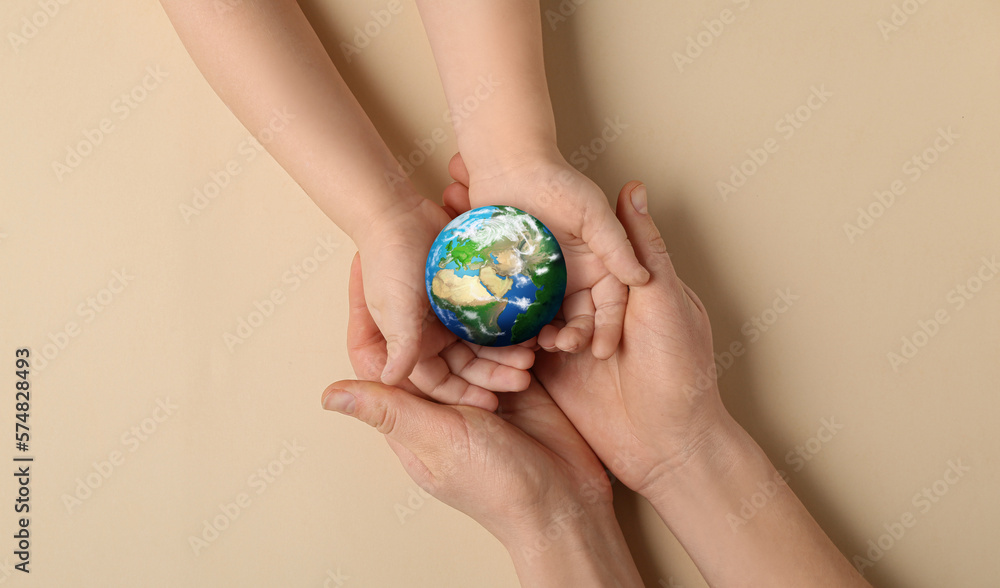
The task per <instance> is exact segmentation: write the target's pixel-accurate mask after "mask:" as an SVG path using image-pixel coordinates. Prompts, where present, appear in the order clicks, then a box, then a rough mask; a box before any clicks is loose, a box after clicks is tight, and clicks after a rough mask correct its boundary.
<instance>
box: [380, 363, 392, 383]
mask: <svg viewBox="0 0 1000 588" xmlns="http://www.w3.org/2000/svg"><path fill="white" fill-rule="evenodd" d="M393 369H394V367H393V365H392V358H390V359H389V360H388V361H386V362H385V367H384V368H382V381H383V382H386V381H387V380H388V379H389V376H391V375H392V371H393Z"/></svg>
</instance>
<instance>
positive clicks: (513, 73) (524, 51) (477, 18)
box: [417, 0, 558, 177]
mask: <svg viewBox="0 0 1000 588" xmlns="http://www.w3.org/2000/svg"><path fill="white" fill-rule="evenodd" d="M417 5H418V7H419V9H420V16H421V18H422V19H423V22H424V27H425V29H426V30H427V36H428V38H429V40H430V44H431V49H432V50H433V52H434V59H435V61H436V62H437V66H438V71H439V72H440V74H441V81H442V82H443V84H444V90H445V95H446V97H447V99H448V105H449V107H450V109H451V119H452V121H453V124H454V126H455V133H456V136H457V139H458V148H459V151H461V153H462V157H463V159H464V160H465V163H466V165H467V166H468V168H469V172H470V173H471V174H472V175H473V177H477V176H481V175H489V174H490V173H492V172H493V171H495V170H497V169H503V167H504V166H506V165H509V164H510V163H511V162H512V161H520V160H528V159H531V158H537V157H551V156H554V155H555V156H557V155H558V150H557V148H556V129H555V119H554V117H553V114H552V103H551V101H550V99H549V91H548V85H547V82H546V79H545V63H544V60H543V56H542V28H541V11H540V9H539V5H538V0H503V1H497V0H417Z"/></svg>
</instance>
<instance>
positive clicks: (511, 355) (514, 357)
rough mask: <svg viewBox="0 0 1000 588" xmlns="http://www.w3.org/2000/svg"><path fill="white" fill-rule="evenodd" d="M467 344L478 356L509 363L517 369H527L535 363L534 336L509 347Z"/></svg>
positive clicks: (505, 363)
mask: <svg viewBox="0 0 1000 588" xmlns="http://www.w3.org/2000/svg"><path fill="white" fill-rule="evenodd" d="M465 345H466V346H468V348H469V349H471V350H472V352H473V353H475V354H476V357H479V358H481V359H488V360H491V361H495V362H497V363H500V364H503V365H509V366H510V367H512V368H515V369H519V370H527V369H530V368H531V366H532V365H533V364H534V363H535V354H534V353H532V351H531V350H532V349H533V348H534V347H535V339H534V338H532V339H528V340H527V341H525V342H524V343H518V344H517V345H512V346H508V347H484V346H481V345H476V344H474V343H468V342H466V343H465Z"/></svg>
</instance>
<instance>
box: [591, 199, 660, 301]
mask: <svg viewBox="0 0 1000 588" xmlns="http://www.w3.org/2000/svg"><path fill="white" fill-rule="evenodd" d="M620 200H621V199H619V201H620ZM586 218H587V219H588V220H589V221H590V222H586V221H585V222H586V224H585V225H584V227H583V233H584V235H583V237H584V239H585V240H586V241H587V246H588V247H590V249H591V251H593V252H594V254H595V255H597V257H599V258H600V259H601V262H603V263H604V267H606V268H608V271H610V272H611V273H612V275H614V276H615V277H616V278H618V281H620V282H621V283H623V284H625V285H627V286H641V285H643V284H645V283H646V281H647V280H649V272H648V270H647V269H646V268H644V267H643V266H642V265H641V263H642V260H641V259H638V256H637V255H636V252H635V251H634V250H633V246H632V244H631V243H629V235H627V234H626V232H625V229H623V228H622V226H621V224H619V223H618V222H617V221H616V220H615V215H614V214H613V213H612V212H611V209H610V208H608V207H607V206H602V207H601V214H597V215H592V216H589V215H588V216H587V217H586ZM591 219H592V220H591Z"/></svg>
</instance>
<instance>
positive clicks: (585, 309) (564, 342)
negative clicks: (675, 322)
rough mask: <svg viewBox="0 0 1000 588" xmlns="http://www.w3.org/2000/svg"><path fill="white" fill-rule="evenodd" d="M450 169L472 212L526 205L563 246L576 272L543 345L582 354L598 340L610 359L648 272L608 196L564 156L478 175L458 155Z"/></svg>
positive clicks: (452, 193)
mask: <svg viewBox="0 0 1000 588" xmlns="http://www.w3.org/2000/svg"><path fill="white" fill-rule="evenodd" d="M448 169H449V172H450V173H451V176H452V178H454V179H455V181H456V182H457V184H452V186H450V187H449V188H448V191H447V194H448V195H449V197H450V198H458V199H459V200H463V199H467V200H468V202H469V204H470V205H471V206H472V207H478V206H486V205H495V204H506V205H510V206H514V207H517V208H520V209H521V210H524V211H525V212H528V213H530V214H532V215H534V216H535V217H537V218H538V219H539V220H541V221H542V222H543V223H544V224H545V226H547V227H548V228H549V230H551V231H552V233H553V234H554V235H555V237H556V239H557V240H558V241H559V244H560V245H561V246H562V250H563V254H564V255H565V256H566V266H567V271H568V273H569V277H568V283H567V285H566V298H565V300H564V301H563V307H562V312H563V316H564V317H565V321H566V324H565V326H563V327H562V328H557V327H555V326H552V325H547V326H546V327H545V328H543V329H542V331H541V333H539V336H538V344H539V345H541V346H542V347H543V348H545V349H547V350H554V349H559V350H562V351H570V352H575V351H579V350H581V349H584V348H586V346H587V345H588V344H589V343H591V340H593V344H592V352H593V354H594V356H595V357H597V358H600V359H607V358H608V357H611V355H612V354H613V353H614V351H615V349H616V348H617V347H618V342H619V341H620V340H621V334H622V324H623V321H624V319H625V302H626V300H627V298H628V286H641V285H643V284H645V283H646V281H647V280H649V272H648V271H646V269H645V268H643V267H642V265H641V264H640V263H639V260H638V259H636V255H635V251H633V249H632V245H631V244H630V243H629V240H628V237H627V236H626V235H625V229H623V228H622V225H621V223H619V222H618V219H617V218H616V217H615V213H614V211H613V210H612V209H611V207H610V206H608V201H607V198H606V197H605V195H604V192H603V191H601V189H600V188H599V187H598V186H597V184H595V183H594V182H593V181H591V180H590V179H589V178H587V177H586V176H584V175H583V174H582V173H580V172H579V171H577V170H576V169H575V168H573V167H572V166H570V165H569V164H568V163H567V162H566V161H565V160H564V159H562V158H561V157H558V158H555V159H551V160H538V161H531V162H526V163H521V164H518V165H514V166H510V167H508V168H506V171H502V172H500V173H499V174H496V175H492V176H490V177H481V178H475V177H470V175H469V171H468V169H467V168H466V166H465V162H464V161H463V160H462V156H461V154H456V155H455V156H454V157H453V158H452V160H451V163H450V164H449V166H448ZM466 192H467V196H466Z"/></svg>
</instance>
